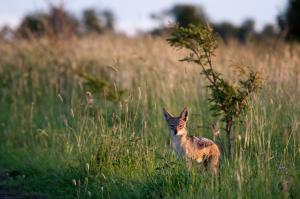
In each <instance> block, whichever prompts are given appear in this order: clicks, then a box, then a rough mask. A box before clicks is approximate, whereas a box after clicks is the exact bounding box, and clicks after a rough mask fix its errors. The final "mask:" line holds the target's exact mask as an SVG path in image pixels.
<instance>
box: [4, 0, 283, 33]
mask: <svg viewBox="0 0 300 199" xmlns="http://www.w3.org/2000/svg"><path fill="white" fill-rule="evenodd" d="M50 2H51V3H54V4H59V3H61V2H63V4H64V6H65V7H66V8H67V9H68V10H69V11H71V12H72V13H74V14H75V15H79V13H80V12H81V11H82V10H83V9H85V8H91V7H92V8H95V9H110V10H112V11H113V12H114V14H115V16H116V28H117V30H119V31H123V32H126V33H128V34H131V35H132V34H134V33H135V32H136V31H137V30H149V29H151V28H153V27H155V26H157V25H158V23H157V21H155V20H152V19H151V18H150V15H151V14H153V13H159V12H161V11H163V10H166V9H168V8H171V7H172V6H173V5H174V4H177V3H192V4H195V5H201V6H202V7H203V8H204V9H205V11H206V13H207V15H208V17H209V19H210V20H211V21H213V22H221V21H229V22H232V23H233V24H236V25H239V24H241V23H242V22H243V21H244V20H245V19H249V18H251V19H254V20H255V21H256V27H257V29H258V30H260V29H262V27H263V26H264V25H265V24H268V23H272V24H275V23H276V16H277V15H278V14H279V13H280V12H282V11H283V10H284V8H285V6H286V2H287V0H0V26H3V25H5V24H8V25H10V26H12V27H16V26H17V25H18V23H19V22H20V20H21V19H22V17H23V16H24V15H25V14H26V13H29V12H33V11H35V10H46V9H47V7H48V5H49V3H50Z"/></svg>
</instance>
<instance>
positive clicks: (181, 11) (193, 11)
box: [166, 4, 208, 27]
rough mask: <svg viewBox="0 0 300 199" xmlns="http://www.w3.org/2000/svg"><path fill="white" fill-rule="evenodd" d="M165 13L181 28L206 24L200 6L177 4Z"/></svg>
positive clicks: (204, 14)
mask: <svg viewBox="0 0 300 199" xmlns="http://www.w3.org/2000/svg"><path fill="white" fill-rule="evenodd" d="M166 13H167V15H169V16H171V17H172V18H173V19H174V21H175V22H176V23H178V24H179V25H180V26H181V27H187V26H188V25H189V24H195V25H198V24H206V23H207V22H208V17H207V15H206V13H205V12H204V9H203V8H202V7H201V6H195V5H191V4H178V5H175V6H173V8H171V9H170V10H168V11H167V12H166Z"/></svg>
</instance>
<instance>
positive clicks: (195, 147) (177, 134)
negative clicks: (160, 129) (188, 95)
mask: <svg viewBox="0 0 300 199" xmlns="http://www.w3.org/2000/svg"><path fill="white" fill-rule="evenodd" d="M164 116H165V119H166V121H167V123H168V126H169V131H170V134H171V138H172V143H173V149H174V151H175V152H176V153H177V154H178V155H180V156H182V157H184V158H186V159H188V160H194V161H196V162H198V163H203V164H204V166H205V167H208V166H209V167H210V169H211V171H212V173H213V174H214V175H217V174H218V170H219V161H220V156H221V154H220V150H219V148H218V146H217V145H216V144H215V143H214V142H213V141H212V140H210V139H207V138H203V137H200V138H198V137H194V136H189V135H188V132H187V129H186V123H187V119H188V111H187V109H186V108H185V109H184V110H183V111H182V112H181V114H180V116H179V117H173V116H172V115H171V114H170V113H168V112H167V111H166V110H164Z"/></svg>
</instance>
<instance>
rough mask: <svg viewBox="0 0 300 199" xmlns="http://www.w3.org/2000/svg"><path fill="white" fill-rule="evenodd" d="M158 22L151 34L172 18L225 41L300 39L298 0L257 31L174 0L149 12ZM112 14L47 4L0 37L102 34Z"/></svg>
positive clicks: (162, 32) (161, 32)
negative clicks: (78, 11)
mask: <svg viewBox="0 0 300 199" xmlns="http://www.w3.org/2000/svg"><path fill="white" fill-rule="evenodd" d="M152 18H153V19H155V20H157V21H158V22H159V23H160V24H161V26H160V27H159V28H157V29H154V30H153V31H151V34H152V35H159V36H162V35H166V34H167V35H168V34H169V33H170V30H169V28H168V26H167V25H166V22H169V21H174V22H176V23H178V24H179V25H180V26H183V27H187V25H188V24H190V23H191V24H195V25H197V24H204V23H208V24H210V25H211V26H212V27H213V28H214V30H215V31H216V32H217V34H218V35H219V36H220V37H221V38H222V39H223V40H224V42H225V43H228V42H229V41H230V40H238V41H240V42H241V43H246V42H248V41H253V40H256V41H273V40H275V39H276V40H277V39H281V38H285V39H287V40H292V41H295V40H297V41H300V26H299V22H300V0H287V6H286V8H285V9H284V10H283V11H282V12H281V13H279V15H278V17H277V22H278V23H277V25H276V24H275V25H273V24H267V25H265V26H264V27H263V29H262V30H261V31H256V29H255V21H254V20H252V19H246V20H245V21H244V22H243V23H242V24H241V25H234V24H232V23H230V22H220V23H214V22H212V21H211V20H210V19H209V17H208V16H207V14H206V13H205V10H204V9H203V8H202V7H201V6H196V5H192V4H177V5H174V6H173V7H171V8H170V9H167V10H165V11H163V12H161V13H157V14H154V15H152ZM114 26H115V16H114V13H113V12H112V11H110V10H97V9H94V8H90V9H86V10H84V11H83V12H82V13H81V15H80V16H79V17H75V16H74V15H72V14H71V13H70V12H68V11H67V10H66V9H65V8H64V7H63V6H62V5H60V6H53V5H50V6H49V9H48V11H47V12H38V11H36V12H32V13H30V14H27V15H26V16H24V18H23V19H22V21H21V22H20V24H19V26H18V27H17V28H16V29H11V28H10V27H8V26H4V27H2V29H1V30H0V38H2V39H9V38H39V37H44V36H48V37H49V36H50V37H51V36H55V37H57V36H58V37H61V36H64V37H69V36H73V35H79V36H80V35H86V34H90V33H93V34H102V33H107V32H109V33H112V32H114Z"/></svg>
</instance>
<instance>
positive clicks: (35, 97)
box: [0, 37, 300, 198]
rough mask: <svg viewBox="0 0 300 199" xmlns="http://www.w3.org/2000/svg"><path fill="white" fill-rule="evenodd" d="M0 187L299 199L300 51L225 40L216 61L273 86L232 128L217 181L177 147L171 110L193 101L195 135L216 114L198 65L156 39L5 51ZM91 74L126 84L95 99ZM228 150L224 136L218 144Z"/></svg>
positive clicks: (60, 194)
mask: <svg viewBox="0 0 300 199" xmlns="http://www.w3.org/2000/svg"><path fill="white" fill-rule="evenodd" d="M0 52H1V54H3V57H2V58H1V59H0V85H1V90H0V110H1V114H0V138H1V139H0V172H1V173H0V186H4V187H10V188H13V189H17V190H21V192H22V193H24V194H33V195H34V194H40V195H43V196H45V197H47V198H89V197H91V198H199V197H201V198H297V196H299V195H300V189H299V187H300V156H299V154H300V142H299V141H300V133H299V121H300V120H299V119H300V114H299V111H300V108H299V106H300V102H299V97H300V94H299V87H298V81H299V79H298V78H299V74H300V71H299V69H298V68H297V66H298V65H299V64H300V59H299V57H298V56H297V54H299V49H298V47H297V46H296V47H292V46H288V45H282V46H281V48H280V49H277V50H273V49H272V50H270V49H268V48H267V47H266V48H261V47H255V46H238V45H235V44H232V45H230V46H221V47H220V50H219V51H218V54H217V58H216V60H215V62H216V63H217V65H218V67H219V70H220V71H222V72H223V73H225V75H226V76H228V77H229V78H231V77H232V75H231V70H229V69H228V68H227V67H226V66H228V65H234V63H243V64H247V65H248V64H249V65H251V66H253V67H257V68H258V69H259V70H260V71H261V72H262V73H263V75H264V79H265V85H264V87H263V89H262V91H261V93H260V94H259V95H257V96H255V98H254V100H253V105H252V106H251V109H250V110H249V113H248V114H247V115H245V117H244V120H243V122H242V123H241V124H240V125H239V126H236V127H235V129H234V136H235V140H234V150H233V151H234V155H233V157H232V158H231V159H228V158H227V157H226V156H225V155H224V154H223V155H222V160H221V168H220V177H219V178H218V179H215V178H213V177H212V176H211V175H210V174H209V173H208V172H206V171H205V169H204V168H202V167H201V166H200V167H199V166H197V165H194V166H193V167H192V168H188V167H187V166H186V165H185V163H184V162H183V161H182V160H180V159H177V157H176V156H175V155H174V154H173V153H172V148H171V143H170V139H169V135H168V131H167V127H166V124H165V121H164V119H163V115H162V107H167V108H168V109H169V110H171V112H179V111H180V110H181V109H182V108H183V107H184V106H188V107H189V108H190V112H191V116H190V118H189V122H188V130H189V133H190V134H193V135H197V136H205V137H209V138H212V134H211V132H210V130H209V129H208V128H207V127H209V125H210V124H211V123H213V122H214V121H215V118H212V117H211V115H210V112H209V109H208V107H207V105H208V103H207V100H206V99H207V95H206V92H207V90H206V89H205V87H204V85H205V82H204V81H203V79H202V78H201V76H200V75H199V71H198V69H197V68H196V67H195V66H194V65H186V64H182V63H180V62H177V59H178V57H180V56H179V55H178V52H176V51H174V50H172V49H171V48H169V47H168V46H167V44H166V42H165V41H163V40H159V39H151V38H146V39H132V40H131V39H126V38H122V37H99V38H86V39H80V40H78V41H69V42H62V43H61V44H58V43H56V44H50V43H48V41H36V42H31V43H27V42H24V43H17V44H14V45H10V44H3V45H1V47H0ZM78 70H82V71H85V72H86V73H88V74H90V75H93V76H95V77H99V78H106V80H107V81H110V83H112V84H113V85H114V86H115V87H116V88H122V89H125V90H126V94H125V95H124V97H123V98H122V100H121V101H118V102H111V101H109V100H107V99H105V98H104V97H103V95H100V94H98V93H97V92H94V93H93V98H94V104H93V107H92V108H90V107H89V105H88V104H87V102H86V96H85V95H86V91H87V90H86V89H87V87H85V84H84V79H82V78H81V77H79V76H78V75H77V74H76V71H78ZM217 143H218V144H219V145H220V147H221V148H222V147H224V144H223V143H225V135H224V134H223V132H222V131H221V137H220V138H219V139H218V140H217Z"/></svg>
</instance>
